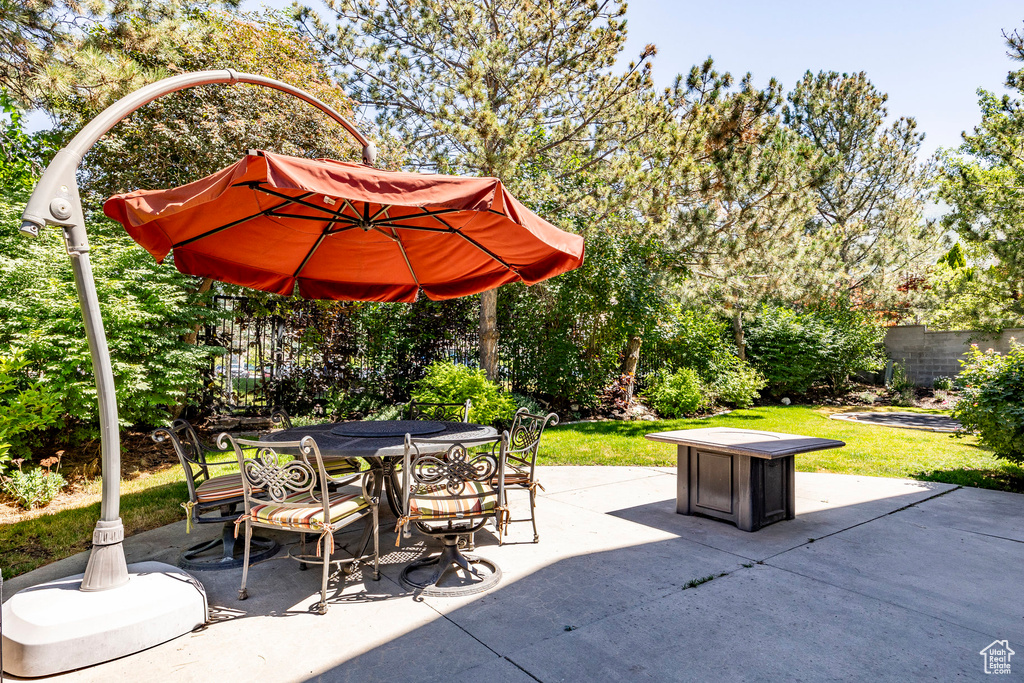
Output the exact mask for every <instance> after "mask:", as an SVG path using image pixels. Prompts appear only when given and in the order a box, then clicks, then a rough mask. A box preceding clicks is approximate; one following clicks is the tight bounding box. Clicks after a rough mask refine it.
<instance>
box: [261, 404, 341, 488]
mask: <svg viewBox="0 0 1024 683" xmlns="http://www.w3.org/2000/svg"><path fill="white" fill-rule="evenodd" d="M270 421H271V422H273V423H274V428H275V429H274V431H277V430H284V431H287V430H289V429H292V419H291V417H290V416H289V415H288V413H287V411H285V409H284V408H274V409H273V410H272V411H271V412H270ZM324 469H325V470H327V474H329V475H331V476H332V477H346V476H348V477H352V480H353V481H354V480H355V479H356V478H358V475H359V472H360V471H361V470H360V466H359V463H358V462H356V461H354V460H352V459H351V458H331V457H325V458H324ZM342 483H346V484H347V483H349V482H348V481H346V482H342Z"/></svg>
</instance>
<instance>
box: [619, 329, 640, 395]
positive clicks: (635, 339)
mask: <svg viewBox="0 0 1024 683" xmlns="http://www.w3.org/2000/svg"><path fill="white" fill-rule="evenodd" d="M643 341H644V339H643V337H641V336H640V335H638V334H631V335H630V336H629V339H628V340H627V341H626V358H625V359H624V360H623V361H622V374H624V375H629V387H628V388H627V389H626V406H627V407H628V406H630V405H632V403H633V388H634V387H635V386H636V366H637V365H638V364H639V363H640V345H641V344H643Z"/></svg>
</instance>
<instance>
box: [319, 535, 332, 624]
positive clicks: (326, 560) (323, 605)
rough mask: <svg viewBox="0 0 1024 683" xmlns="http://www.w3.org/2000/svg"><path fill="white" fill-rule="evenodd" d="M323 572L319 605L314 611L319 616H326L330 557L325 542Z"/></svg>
mask: <svg viewBox="0 0 1024 683" xmlns="http://www.w3.org/2000/svg"><path fill="white" fill-rule="evenodd" d="M323 560H324V571H323V575H322V576H321V578H320V603H319V604H318V605H317V606H316V611H317V612H319V613H320V614H327V577H328V576H329V575H330V573H331V556H330V554H329V553H328V552H327V542H326V541H325V542H324V557H323Z"/></svg>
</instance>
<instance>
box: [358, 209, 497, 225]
mask: <svg viewBox="0 0 1024 683" xmlns="http://www.w3.org/2000/svg"><path fill="white" fill-rule="evenodd" d="M388 208H391V207H390V206H389V207H388ZM464 210H465V209H441V210H440V211H429V210H426V209H424V210H423V213H411V214H409V215H408V216H388V217H387V218H388V220H389V221H408V220H413V219H415V218H430V217H431V216H443V215H444V214H446V213H459V212H461V211H464ZM492 213H494V212H492ZM378 215H379V213H378ZM374 218H376V216H374Z"/></svg>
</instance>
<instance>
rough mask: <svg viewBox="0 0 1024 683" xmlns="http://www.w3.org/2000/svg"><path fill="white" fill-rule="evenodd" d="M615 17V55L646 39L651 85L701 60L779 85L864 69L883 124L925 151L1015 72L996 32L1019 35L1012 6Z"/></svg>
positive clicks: (1023, 18) (802, 6)
mask: <svg viewBox="0 0 1024 683" xmlns="http://www.w3.org/2000/svg"><path fill="white" fill-rule="evenodd" d="M626 16H627V19H628V27H629V42H628V44H627V47H626V54H627V55H629V59H635V58H636V55H638V54H639V52H640V51H641V50H642V49H643V47H644V45H645V44H646V43H654V44H655V45H656V46H657V47H658V56H657V57H656V59H655V62H654V77H655V80H656V81H657V82H658V83H659V85H668V84H670V83H671V82H672V80H673V78H674V76H675V75H676V74H677V73H685V72H687V71H689V69H690V67H691V66H692V65H694V64H698V63H700V62H702V61H703V60H704V59H705V58H707V57H708V56H711V57H713V58H714V60H715V65H716V68H718V69H719V70H723V71H729V72H731V73H732V74H733V75H734V76H737V77H738V76H741V75H743V74H745V73H747V72H750V73H751V74H752V76H753V78H754V83H755V84H756V85H759V86H764V85H767V83H768V80H769V79H770V78H772V77H775V78H777V79H778V80H779V81H780V82H781V83H782V85H783V86H784V88H785V89H786V90H789V89H791V88H792V87H793V85H794V84H795V83H796V82H797V81H798V80H799V79H800V78H801V77H802V76H803V74H804V73H805V72H806V71H808V70H810V71H813V72H818V71H823V70H829V71H838V72H841V73H842V72H848V73H853V72H858V71H865V72H866V73H867V75H868V78H869V79H870V80H871V82H872V83H874V85H875V87H876V88H878V89H879V90H880V91H882V92H884V93H888V95H889V101H888V103H887V107H888V110H889V115H890V117H893V116H896V117H898V116H912V117H914V118H916V119H917V122H918V130H919V131H921V132H923V133H925V136H926V137H925V141H924V144H923V145H922V151H923V152H924V154H925V155H930V154H931V153H932V152H933V151H934V150H935V149H936V148H938V147H947V148H950V147H956V146H958V145H959V144H960V132H961V131H964V130H968V131H970V130H971V129H972V128H973V127H974V126H975V125H976V124H977V123H978V121H979V118H980V116H979V109H978V97H977V89H978V88H979V87H983V88H985V89H987V90H992V91H996V92H997V93H999V94H1002V93H1003V92H1004V91H1005V88H1004V86H1003V82H1004V80H1005V78H1006V74H1007V72H1008V71H1010V70H1015V69H1018V68H1021V67H1024V64H1020V63H1019V62H1013V61H1011V60H1010V59H1009V58H1008V57H1007V56H1006V46H1005V42H1004V40H1003V37H1002V35H1001V31H1002V30H1003V29H1007V30H1013V29H1016V28H1024V3H1021V2H1020V0H1017V1H1016V2H1005V1H995V0H973V1H972V0H930V1H922V0H903V1H902V2H901V1H899V0H888V1H883V2H879V1H877V0H854V1H849V0H847V1H845V2H834V1H833V0H819V1H818V2H806V1H795V0H760V1H756V2H755V1H743V2H740V1H732V2H730V1H729V0H721V1H720V2H717V3H711V2H689V1H685V0H632V2H630V3H629V9H628V11H627V13H626ZM627 61H628V59H627Z"/></svg>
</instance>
